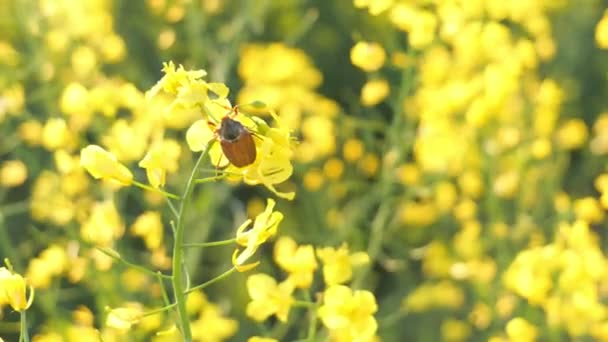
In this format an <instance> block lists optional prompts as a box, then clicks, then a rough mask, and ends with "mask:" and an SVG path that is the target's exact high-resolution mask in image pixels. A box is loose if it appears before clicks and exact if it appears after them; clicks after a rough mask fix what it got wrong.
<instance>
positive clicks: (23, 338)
mask: <svg viewBox="0 0 608 342" xmlns="http://www.w3.org/2000/svg"><path fill="white" fill-rule="evenodd" d="M19 342H30V336H29V335H28V333H27V319H26V317H25V310H23V311H21V325H20V332H19Z"/></svg>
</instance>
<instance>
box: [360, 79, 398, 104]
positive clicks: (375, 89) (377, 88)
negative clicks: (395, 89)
mask: <svg viewBox="0 0 608 342" xmlns="http://www.w3.org/2000/svg"><path fill="white" fill-rule="evenodd" d="M390 90H391V88H390V86H389V84H388V82H387V81H386V80H372V81H368V82H366V83H365V84H364V85H363V88H362V89H361V103H362V104H363V105H364V106H366V107H370V106H375V105H377V104H378V103H380V102H382V101H384V99H385V98H386V97H387V96H388V94H389V92H390Z"/></svg>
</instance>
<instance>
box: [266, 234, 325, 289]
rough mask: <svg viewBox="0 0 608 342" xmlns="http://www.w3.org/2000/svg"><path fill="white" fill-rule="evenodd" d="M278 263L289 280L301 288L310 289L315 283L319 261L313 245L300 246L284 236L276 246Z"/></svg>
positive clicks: (275, 252)
mask: <svg viewBox="0 0 608 342" xmlns="http://www.w3.org/2000/svg"><path fill="white" fill-rule="evenodd" d="M274 259H275V261H276V263H277V264H278V265H279V266H280V267H281V268H282V269H284V270H285V271H287V272H288V273H289V280H290V281H292V282H293V283H294V285H295V286H296V287H299V288H303V289H306V288H309V287H310V285H311V284H312V281H313V276H314V271H315V270H316V269H317V260H316V259H315V252H314V249H313V246H312V245H304V246H298V245H297V244H296V242H295V241H294V240H293V239H291V238H289V237H287V236H282V237H281V238H280V239H279V240H278V241H277V242H276V243H275V245H274Z"/></svg>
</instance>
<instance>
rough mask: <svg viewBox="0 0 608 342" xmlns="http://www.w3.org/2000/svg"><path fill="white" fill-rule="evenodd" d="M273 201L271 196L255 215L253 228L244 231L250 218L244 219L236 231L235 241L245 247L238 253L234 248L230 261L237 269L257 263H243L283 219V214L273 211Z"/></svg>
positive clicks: (275, 229)
mask: <svg viewBox="0 0 608 342" xmlns="http://www.w3.org/2000/svg"><path fill="white" fill-rule="evenodd" d="M274 205H275V201H274V200H273V199H271V198H269V199H268V201H267V205H266V210H264V212H263V213H261V214H259V215H258V216H256V218H255V220H254V222H253V228H251V229H249V230H247V231H245V229H246V228H247V227H249V225H250V224H251V219H249V220H247V221H245V223H243V224H242V225H241V226H240V227H239V228H238V229H237V231H236V242H237V243H238V244H239V245H241V246H245V249H244V250H243V251H242V252H240V253H239V250H238V249H237V250H235V251H234V254H233V256H232V263H233V264H234V266H235V267H236V268H237V269H239V270H245V269H249V268H250V267H251V266H254V265H257V263H254V264H253V265H244V263H245V261H247V260H248V259H249V258H250V257H251V256H253V254H255V252H256V251H257V249H258V247H259V246H260V245H261V244H263V243H264V242H266V240H268V239H269V238H271V237H272V236H274V235H275V234H276V233H277V229H278V227H279V223H281V221H282V220H283V214H282V213H281V212H278V211H273V209H274Z"/></svg>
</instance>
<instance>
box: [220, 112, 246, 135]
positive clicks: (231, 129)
mask: <svg viewBox="0 0 608 342" xmlns="http://www.w3.org/2000/svg"><path fill="white" fill-rule="evenodd" d="M243 131H245V127H243V124H241V123H240V122H238V121H236V120H233V119H231V118H229V117H224V118H223V119H222V123H221V125H220V131H219V133H220V138H221V139H222V140H227V141H236V140H238V138H239V137H240V136H241V134H242V133H243Z"/></svg>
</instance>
